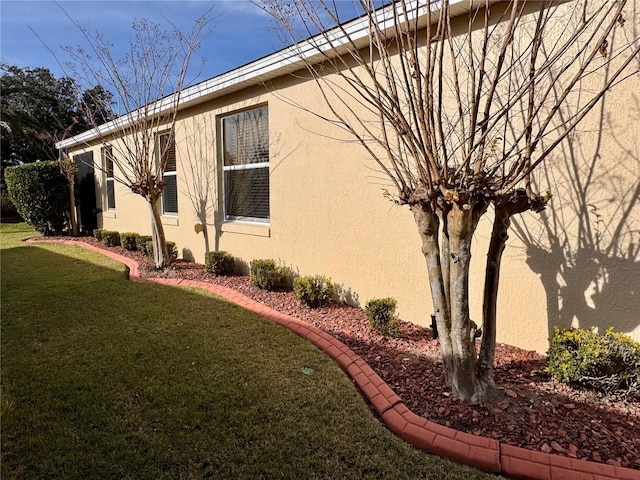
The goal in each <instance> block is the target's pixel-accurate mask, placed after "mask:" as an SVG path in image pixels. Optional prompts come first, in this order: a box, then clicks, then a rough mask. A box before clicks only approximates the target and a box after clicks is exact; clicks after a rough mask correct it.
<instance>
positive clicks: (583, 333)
mask: <svg viewBox="0 0 640 480" xmlns="http://www.w3.org/2000/svg"><path fill="white" fill-rule="evenodd" d="M547 355H548V366H547V368H546V372H547V373H550V374H551V375H552V376H553V377H554V378H555V379H557V380H558V381H559V382H561V383H566V384H569V385H572V386H574V387H577V388H582V389H587V390H597V391H600V392H604V393H609V394H610V393H620V394H622V395H627V396H630V397H633V398H640V343H638V342H636V341H634V340H633V339H631V337H629V336H627V335H624V334H622V333H615V332H613V331H612V329H609V330H607V331H606V333H605V334H604V335H598V334H597V333H596V332H594V331H593V328H591V329H582V328H571V329H567V328H557V327H556V328H555V329H554V331H553V335H552V337H551V339H550V345H549V351H548V352H547Z"/></svg>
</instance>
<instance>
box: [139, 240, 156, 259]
mask: <svg viewBox="0 0 640 480" xmlns="http://www.w3.org/2000/svg"><path fill="white" fill-rule="evenodd" d="M151 240H152V238H151V235H138V236H137V237H136V250H138V252H140V254H141V255H143V256H145V257H148V256H150V255H151V253H149V250H147V243H149V242H151ZM151 251H153V242H151Z"/></svg>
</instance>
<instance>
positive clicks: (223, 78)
mask: <svg viewBox="0 0 640 480" xmlns="http://www.w3.org/2000/svg"><path fill="white" fill-rule="evenodd" d="M442 1H443V0H441V1H439V2H434V4H433V5H432V6H431V12H430V13H429V14H428V13H427V12H426V11H424V12H422V13H420V10H424V9H425V7H426V6H427V0H420V6H419V7H418V8H417V9H416V10H414V12H413V15H411V16H410V17H409V18H408V19H405V22H407V21H412V20H415V19H416V18H422V17H424V18H425V21H426V20H427V19H428V16H429V15H432V16H436V18H437V15H438V14H439V12H440V11H441V6H442ZM500 1H503V0H450V3H449V8H450V11H451V16H452V17H457V16H460V15H464V14H466V13H468V12H469V10H470V9H472V8H474V7H476V6H479V5H484V4H489V5H493V4H495V3H499V2H500ZM393 6H394V4H391V5H387V6H386V7H383V8H381V9H380V10H378V11H377V12H376V20H377V21H378V23H379V24H381V25H383V26H384V25H385V24H388V26H386V29H387V30H389V29H391V28H393V27H394V25H393V24H392V23H390V22H392V21H393V20H392V19H393V11H392V8H393ZM396 8H398V9H399V8H400V7H399V6H398V7H396ZM416 11H418V12H419V13H417V14H416V13H415V12H416ZM368 24H369V21H368V18H367V16H366V15H365V16H361V17H358V18H356V19H353V20H350V21H348V22H346V23H344V24H342V28H343V29H344V30H345V31H346V32H348V35H349V36H348V37H347V36H345V34H344V33H342V29H341V28H340V27H333V28H332V29H329V30H327V31H325V32H322V33H319V34H317V35H314V36H313V37H310V38H309V39H307V40H304V41H301V42H298V43H295V44H293V45H291V46H288V47H285V48H283V49H282V50H278V51H276V52H274V53H272V54H269V55H267V56H265V57H262V58H259V59H257V60H254V61H252V62H250V63H247V64H245V65H243V66H241V67H238V68H236V69H233V70H230V71H228V72H226V73H222V74H220V75H216V76H215V77H211V78H210V79H208V80H204V81H202V82H200V83H198V84H196V85H193V86H191V87H187V88H185V89H183V90H182V91H181V92H174V93H172V94H170V95H168V96H167V97H164V98H162V99H160V100H157V101H156V102H154V103H153V104H152V105H151V108H150V109H151V111H152V114H153V115H161V114H162V113H163V112H166V111H167V110H168V109H169V108H170V107H171V106H173V105H174V102H176V101H177V102H178V110H182V109H184V108H188V107H191V106H195V105H197V104H199V103H203V102H205V101H208V100H211V99H214V98H218V97H221V96H223V95H226V94H228V93H233V92H235V91H238V90H241V89H243V88H248V87H251V86H255V85H259V84H261V83H263V82H266V81H268V80H273V79H275V78H278V77H281V76H283V75H287V74H289V73H293V72H294V71H297V70H300V69H301V68H304V66H305V65H306V63H307V62H309V61H311V62H313V61H314V60H316V57H317V58H318V59H319V58H322V54H320V53H318V49H320V48H321V49H326V50H329V49H334V50H336V49H338V48H339V47H346V45H347V44H348V41H349V40H351V41H354V42H355V43H356V45H357V46H358V47H363V46H365V45H366V44H367V43H368V40H369V28H368ZM327 36H330V37H332V38H333V40H332V43H328V42H327V40H326V37H327ZM326 50H325V51H326ZM341 53H342V52H337V53H336V55H340V54H341ZM138 112H140V110H136V111H134V112H130V113H126V114H124V115H121V116H119V117H117V118H116V119H114V120H111V121H110V122H107V123H104V124H102V125H99V126H98V127H96V128H92V129H90V130H87V131H85V132H83V133H80V134H78V135H75V136H73V137H69V138H67V139H64V140H61V141H59V142H57V143H56V144H55V147H56V148H57V149H64V148H69V147H74V146H76V145H81V144H85V143H88V142H91V141H94V140H96V139H99V138H101V137H103V136H106V135H110V134H113V133H116V132H118V131H122V130H123V129H125V128H127V126H128V125H131V123H132V122H133V121H135V118H136V117H138V114H139V113H138Z"/></svg>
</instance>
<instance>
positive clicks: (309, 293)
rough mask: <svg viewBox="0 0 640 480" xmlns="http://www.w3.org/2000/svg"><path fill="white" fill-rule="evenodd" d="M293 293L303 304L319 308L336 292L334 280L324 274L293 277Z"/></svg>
mask: <svg viewBox="0 0 640 480" xmlns="http://www.w3.org/2000/svg"><path fill="white" fill-rule="evenodd" d="M293 294H294V295H295V296H296V298H297V299H298V301H299V302H300V303H302V304H303V305H306V306H307V307H311V308H318V307H321V306H323V305H326V304H327V303H328V302H329V300H331V298H332V297H333V295H334V294H335V288H334V286H333V282H332V281H331V280H329V279H328V278H327V277H325V276H323V275H314V276H309V277H298V278H294V279H293Z"/></svg>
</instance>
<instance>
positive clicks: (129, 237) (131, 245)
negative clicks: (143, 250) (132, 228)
mask: <svg viewBox="0 0 640 480" xmlns="http://www.w3.org/2000/svg"><path fill="white" fill-rule="evenodd" d="M139 236H140V235H138V234H137V233H134V232H123V233H121V234H120V242H121V243H122V246H123V247H124V248H126V249H127V250H132V251H135V250H137V249H138V246H137V245H136V239H137V238H138V237H139Z"/></svg>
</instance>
